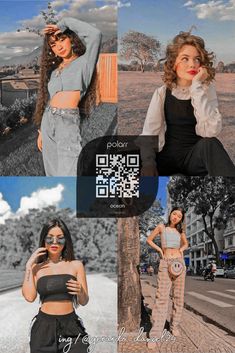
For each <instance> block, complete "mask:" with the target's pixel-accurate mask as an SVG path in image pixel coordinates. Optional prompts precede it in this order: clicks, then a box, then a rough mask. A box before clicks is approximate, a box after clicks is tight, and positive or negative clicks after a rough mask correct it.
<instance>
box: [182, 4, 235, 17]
mask: <svg viewBox="0 0 235 353" xmlns="http://www.w3.org/2000/svg"><path fill="white" fill-rule="evenodd" d="M190 2H191V1H188V3H190ZM186 4H187V3H186ZM186 4H184V6H189V5H186ZM190 6H191V7H189V9H190V10H192V11H195V12H196V16H197V17H198V18H199V19H203V20H204V19H211V20H218V21H235V0H229V1H224V0H210V1H208V2H204V3H200V4H190Z"/></svg>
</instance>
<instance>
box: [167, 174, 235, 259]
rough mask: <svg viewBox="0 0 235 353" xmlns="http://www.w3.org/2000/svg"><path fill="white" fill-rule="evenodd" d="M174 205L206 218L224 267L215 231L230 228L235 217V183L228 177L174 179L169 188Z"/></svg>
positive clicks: (208, 234)
mask: <svg viewBox="0 0 235 353" xmlns="http://www.w3.org/2000/svg"><path fill="white" fill-rule="evenodd" d="M168 191H169V195H170V198H171V200H172V202H173V203H174V204H178V205H181V206H183V207H184V208H185V210H187V209H188V208H190V207H193V210H194V212H195V213H196V214H197V215H201V216H202V221H203V225H204V232H205V233H206V234H207V236H208V237H209V238H210V239H211V240H212V244H213V246H214V250H215V256H216V261H217V262H218V263H220V257H219V249H218V244H217V242H216V239H215V229H218V230H219V229H223V228H225V227H226V225H227V223H228V220H229V219H230V218H232V217H234V215H235V180H234V178H228V177H227V178H226V177H209V176H206V177H172V178H171V180H170V182H169V184H168Z"/></svg>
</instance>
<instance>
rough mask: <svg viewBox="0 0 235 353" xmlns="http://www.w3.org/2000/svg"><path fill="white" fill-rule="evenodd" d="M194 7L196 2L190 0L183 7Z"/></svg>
mask: <svg viewBox="0 0 235 353" xmlns="http://www.w3.org/2000/svg"><path fill="white" fill-rule="evenodd" d="M192 5H194V2H193V1H191V0H189V1H187V2H186V3H185V4H184V5H183V6H192Z"/></svg>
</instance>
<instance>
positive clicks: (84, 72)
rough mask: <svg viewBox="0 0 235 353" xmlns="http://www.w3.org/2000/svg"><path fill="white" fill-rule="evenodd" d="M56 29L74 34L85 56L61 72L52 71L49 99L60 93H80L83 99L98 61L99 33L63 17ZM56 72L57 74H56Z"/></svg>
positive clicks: (81, 22) (93, 28) (78, 21)
mask: <svg viewBox="0 0 235 353" xmlns="http://www.w3.org/2000/svg"><path fill="white" fill-rule="evenodd" d="M57 27H58V28H59V29H60V30H61V31H62V32H64V31H65V30H66V29H70V30H71V31H73V32H75V33H76V34H77V35H78V37H79V38H80V39H81V40H82V41H83V42H84V44H85V46H86V52H85V54H83V55H81V56H79V57H78V58H77V59H75V60H73V61H72V62H71V63H70V64H69V65H68V66H66V67H65V68H64V69H63V70H62V71H61V72H58V71H57V69H55V70H54V71H52V73H51V77H50V80H49V82H48V91H49V94H50V98H52V97H53V96H54V95H55V94H56V93H57V92H61V91H80V96H81V98H82V97H84V95H85V94H86V91H87V89H88V87H89V85H90V82H91V79H92V75H93V72H94V69H95V65H96V63H97V60H98V55H99V49H100V43H101V38H102V35H101V32H100V31H99V30H98V29H97V28H95V27H93V26H91V25H89V24H88V23H86V22H83V21H80V20H77V19H75V18H71V17H65V18H63V19H62V20H60V21H59V22H58V23H57ZM57 72H58V73H57Z"/></svg>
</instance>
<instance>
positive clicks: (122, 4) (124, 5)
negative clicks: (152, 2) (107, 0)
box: [117, 1, 131, 8]
mask: <svg viewBox="0 0 235 353" xmlns="http://www.w3.org/2000/svg"><path fill="white" fill-rule="evenodd" d="M117 5H118V7H119V8H121V7H130V6H131V2H130V1H128V2H123V1H118V2H117Z"/></svg>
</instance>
